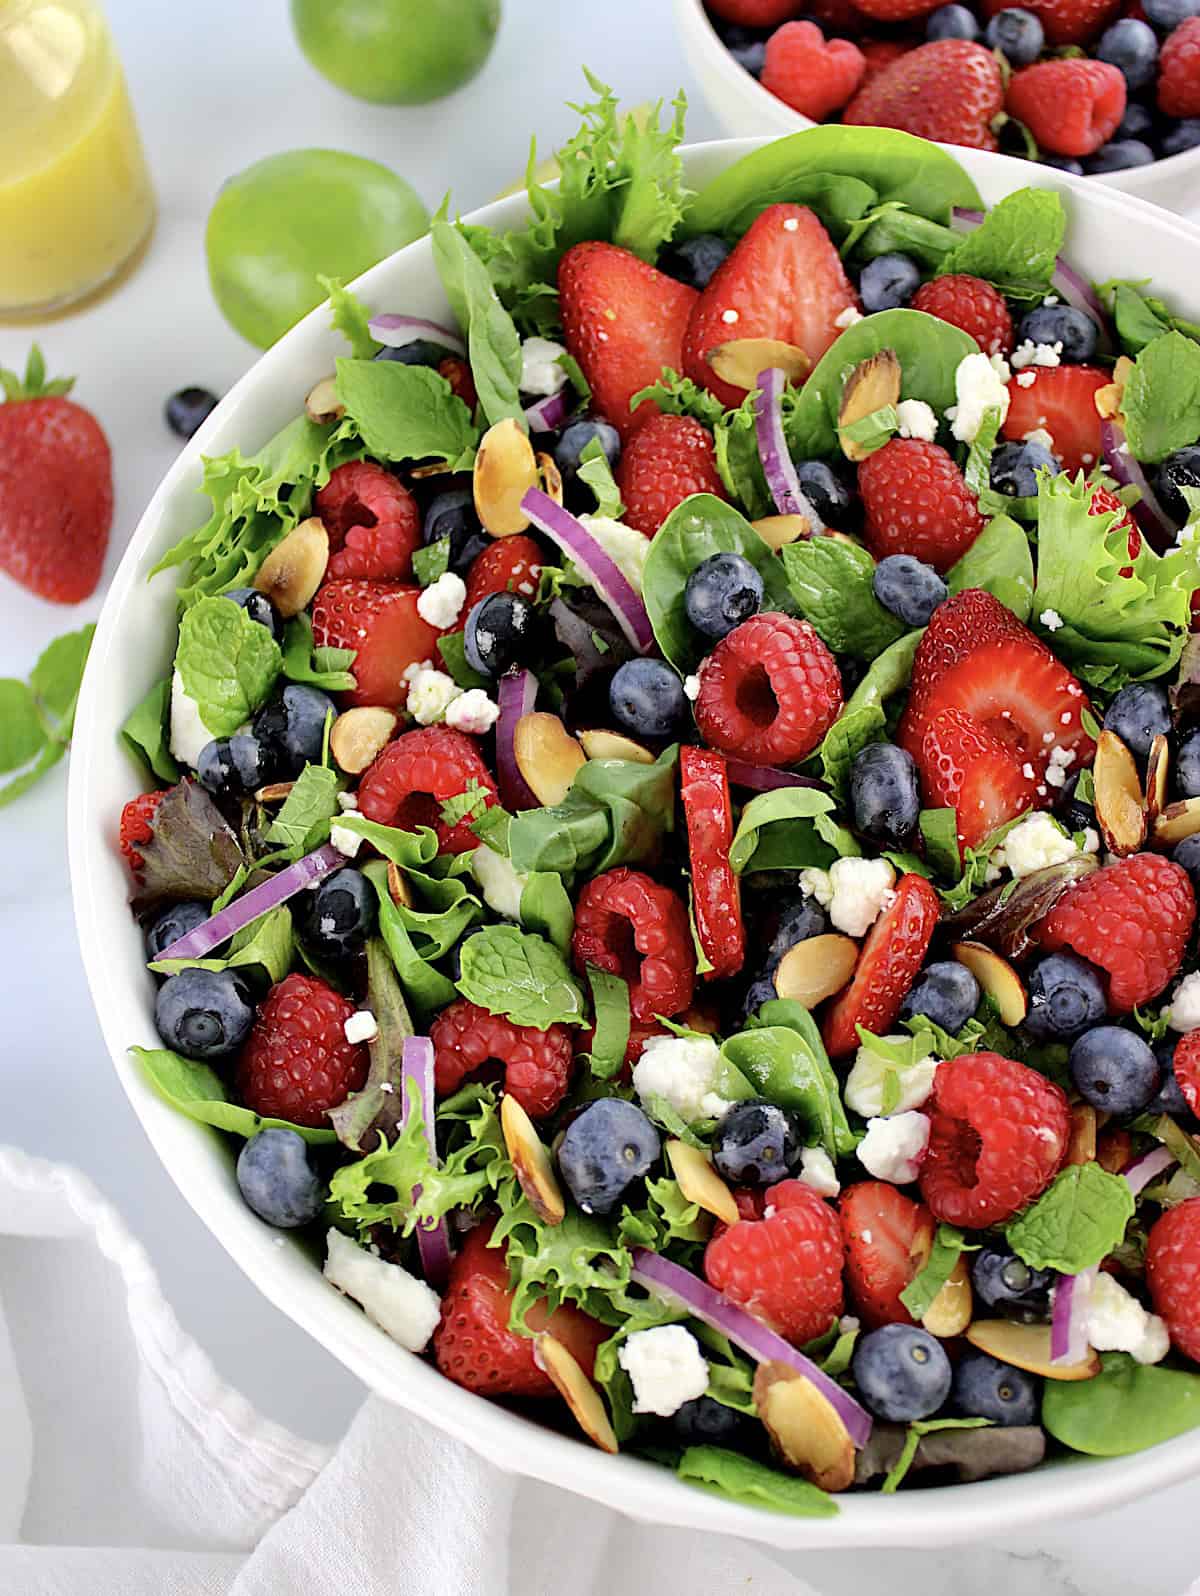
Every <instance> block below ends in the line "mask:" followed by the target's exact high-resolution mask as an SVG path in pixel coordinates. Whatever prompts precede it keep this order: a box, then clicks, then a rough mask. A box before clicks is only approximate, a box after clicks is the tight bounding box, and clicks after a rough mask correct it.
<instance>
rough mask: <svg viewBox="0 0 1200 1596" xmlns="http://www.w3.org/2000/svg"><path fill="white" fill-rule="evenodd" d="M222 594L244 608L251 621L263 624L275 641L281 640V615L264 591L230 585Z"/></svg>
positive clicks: (240, 607)
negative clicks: (226, 591)
mask: <svg viewBox="0 0 1200 1596" xmlns="http://www.w3.org/2000/svg"><path fill="white" fill-rule="evenodd" d="M222 596H223V597H224V598H227V599H232V600H233V602H234V603H235V604H236V605H237V606H238V607H239V609H243V610H245V612H246V614H247V615H248V616H249V617H250V619H251V620H252V621H257V622H258V624H259V625H260V626H265V627H266V629H267V631H268V632H270V634H271V636H272V637H273V638H274V639H275V641H276V642H277V643H279V642H282V641H283V616H282V615H280V613H279V611H278V610H277V609H276V608H275V606H274V604H272V603H271V601H270V599H269V598H268V597H267V595H266V594H265V593H259V592H256V590H255V589H254V588H252V587H231V588H230V589H229V591H228V593H225V594H223V595H222Z"/></svg>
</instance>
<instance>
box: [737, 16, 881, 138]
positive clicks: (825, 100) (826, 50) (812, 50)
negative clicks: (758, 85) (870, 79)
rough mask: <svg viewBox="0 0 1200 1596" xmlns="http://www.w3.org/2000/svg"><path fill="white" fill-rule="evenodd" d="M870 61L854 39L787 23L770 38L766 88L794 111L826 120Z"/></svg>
mask: <svg viewBox="0 0 1200 1596" xmlns="http://www.w3.org/2000/svg"><path fill="white" fill-rule="evenodd" d="M865 71H866V62H865V60H864V59H863V54H862V51H861V50H860V49H859V48H858V46H857V45H854V44H851V43H850V41H849V39H830V40H829V41H828V42H827V41H826V39H825V35H824V34H823V33H822V32H821V30H820V28H819V27H818V26H817V24H816V23H815V22H785V23H784V25H783V27H782V28H777V29H776V30H775V32H774V33H773V34H772V35H771V37H770V38H769V39H768V40H767V58H766V62H765V64H764V66H763V71H762V79H761V81H762V86H763V88H764V89H770V91H771V93H772V94H777V95H778V96H779V98H780V99H781V100H783V101H784V103H785V104H786V105H790V106H791V108H792V110H793V111H799V112H800V113H801V114H802V115H804V116H811V117H812V119H813V121H814V122H821V121H823V120H824V119H825V117H827V116H828V115H829V113H830V112H831V111H840V110H841V108H842V106H843V105H845V103H846V101H847V100H848V99H849V98H850V96H851V95H852V94H853V93H854V91H855V89H857V88H858V86H859V84H860V83H861V82H862V79H863V74H864V72H865Z"/></svg>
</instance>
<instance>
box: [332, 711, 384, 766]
mask: <svg viewBox="0 0 1200 1596" xmlns="http://www.w3.org/2000/svg"><path fill="white" fill-rule="evenodd" d="M399 724H400V722H399V720H398V719H397V718H396V716H395V715H393V714H392V712H391V710H390V709H380V708H378V707H377V706H375V705H373V704H370V705H369V704H362V705H360V706H359V707H358V708H357V709H344V710H343V711H342V713H341V714H340V715H339V716H338V718H337V719H336V720H335V721H334V723H333V726H332V727H331V728H330V732H329V751H330V753H331V754H332V755H333V757H334V758H335V759H336V760H337V762H338V765H339V766H340V768H341V769H342V770H344V771H345V772H346V773H347V774H348V775H350V776H359V775H361V774H362V772H363V771H364V770H366V768H367V766H368V765H370V764H373V763H374V761H375V758H376V756H377V755H378V754H379V753H381V752H382V750H383V749H384V748H385V747H386V745H387V744H388V743H389V742H390V741H391V739H392V737H393V735H394V734H395V730H396V727H397V726H398V725H399Z"/></svg>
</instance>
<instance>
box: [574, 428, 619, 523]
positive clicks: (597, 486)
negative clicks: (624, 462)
mask: <svg viewBox="0 0 1200 1596" xmlns="http://www.w3.org/2000/svg"><path fill="white" fill-rule="evenodd" d="M578 475H579V478H580V480H581V481H582V482H586V483H587V485H588V487H589V488H590V489H591V490H592V492H593V493H594V494H595V495H596V510H595V513H596V514H597V515H604V516H608V517H609V519H610V520H614V521H615V520H617V519H618V518H619V517H620V516H622V515H624V513H625V506H624V505H623V504H622V503H621V491H620V489H619V488H618V487H617V484H616V481H615V480H614V478H613V474H612V467H611V466H610V465H609V463H608V456H607V455H606V454H605V452H604V445H603V444H602V443H601V442H600V439H599V438H593V439H592V440H591V442H590V443H588V444H587V445H586V447H585V448H584V450H583V452H582V454H581V455H580V456H579V472H578Z"/></svg>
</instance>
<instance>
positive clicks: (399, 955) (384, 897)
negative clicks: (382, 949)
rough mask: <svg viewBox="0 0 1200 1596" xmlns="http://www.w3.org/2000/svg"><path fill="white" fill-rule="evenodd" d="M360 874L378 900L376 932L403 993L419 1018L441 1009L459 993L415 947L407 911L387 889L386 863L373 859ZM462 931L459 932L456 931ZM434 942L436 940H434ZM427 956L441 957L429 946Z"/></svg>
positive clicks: (426, 1016) (425, 1017) (424, 1018)
mask: <svg viewBox="0 0 1200 1596" xmlns="http://www.w3.org/2000/svg"><path fill="white" fill-rule="evenodd" d="M363 875H365V876H366V878H367V880H368V881H369V882H370V883H371V885H372V886H373V887H374V888H375V895H376V897H377V898H378V900H379V934H380V936H381V937H382V938H383V941H384V944H385V946H386V947H387V950H388V953H389V954H390V955H391V959H392V963H393V965H394V966H395V969H396V975H397V977H398V978H399V981H400V985H401V987H402V988H403V990H404V996H405V997H406V998H407V999H408V1000H409V1001H410V1002H411V1003H412V1005H413V1007H414V1008H415V1009H416V1010H417V1012H418V1014H419V1015H420V1017H421V1018H422V1020H427V1019H428V1018H429V1016H430V1015H431V1014H433V1013H435V1012H436V1011H437V1010H438V1009H444V1008H445V1007H446V1005H447V1004H448V1003H453V1002H454V999H455V998H456V997H457V996H458V992H457V989H456V988H455V985H454V983H453V981H451V980H450V979H449V977H448V976H445V975H443V974H442V972H441V971H440V970H438V969H435V968H434V966H433V965H432V964H430V963H428V962H427V960H426V958H424V957H423V956H422V954H421V953H420V951H419V950H418V948H417V946H416V944H415V942H414V941H413V938H412V936H411V935H410V933H409V929H408V925H407V923H406V915H407V913H409V912H411V911H406V910H405V909H404V908H403V906H402V905H400V904H397V903H394V902H393V901H392V895H391V893H390V892H389V890H388V879H387V865H386V864H384V862H383V860H382V859H375V860H373V861H372V862H371V863H370V864H368V865H367V866H365V868H364V869H363ZM459 934H460V935H461V932H460V933H459ZM434 946H436V944H434ZM429 957H430V958H437V957H440V955H439V954H436V953H434V952H433V949H432V947H431V948H430V950H429Z"/></svg>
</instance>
